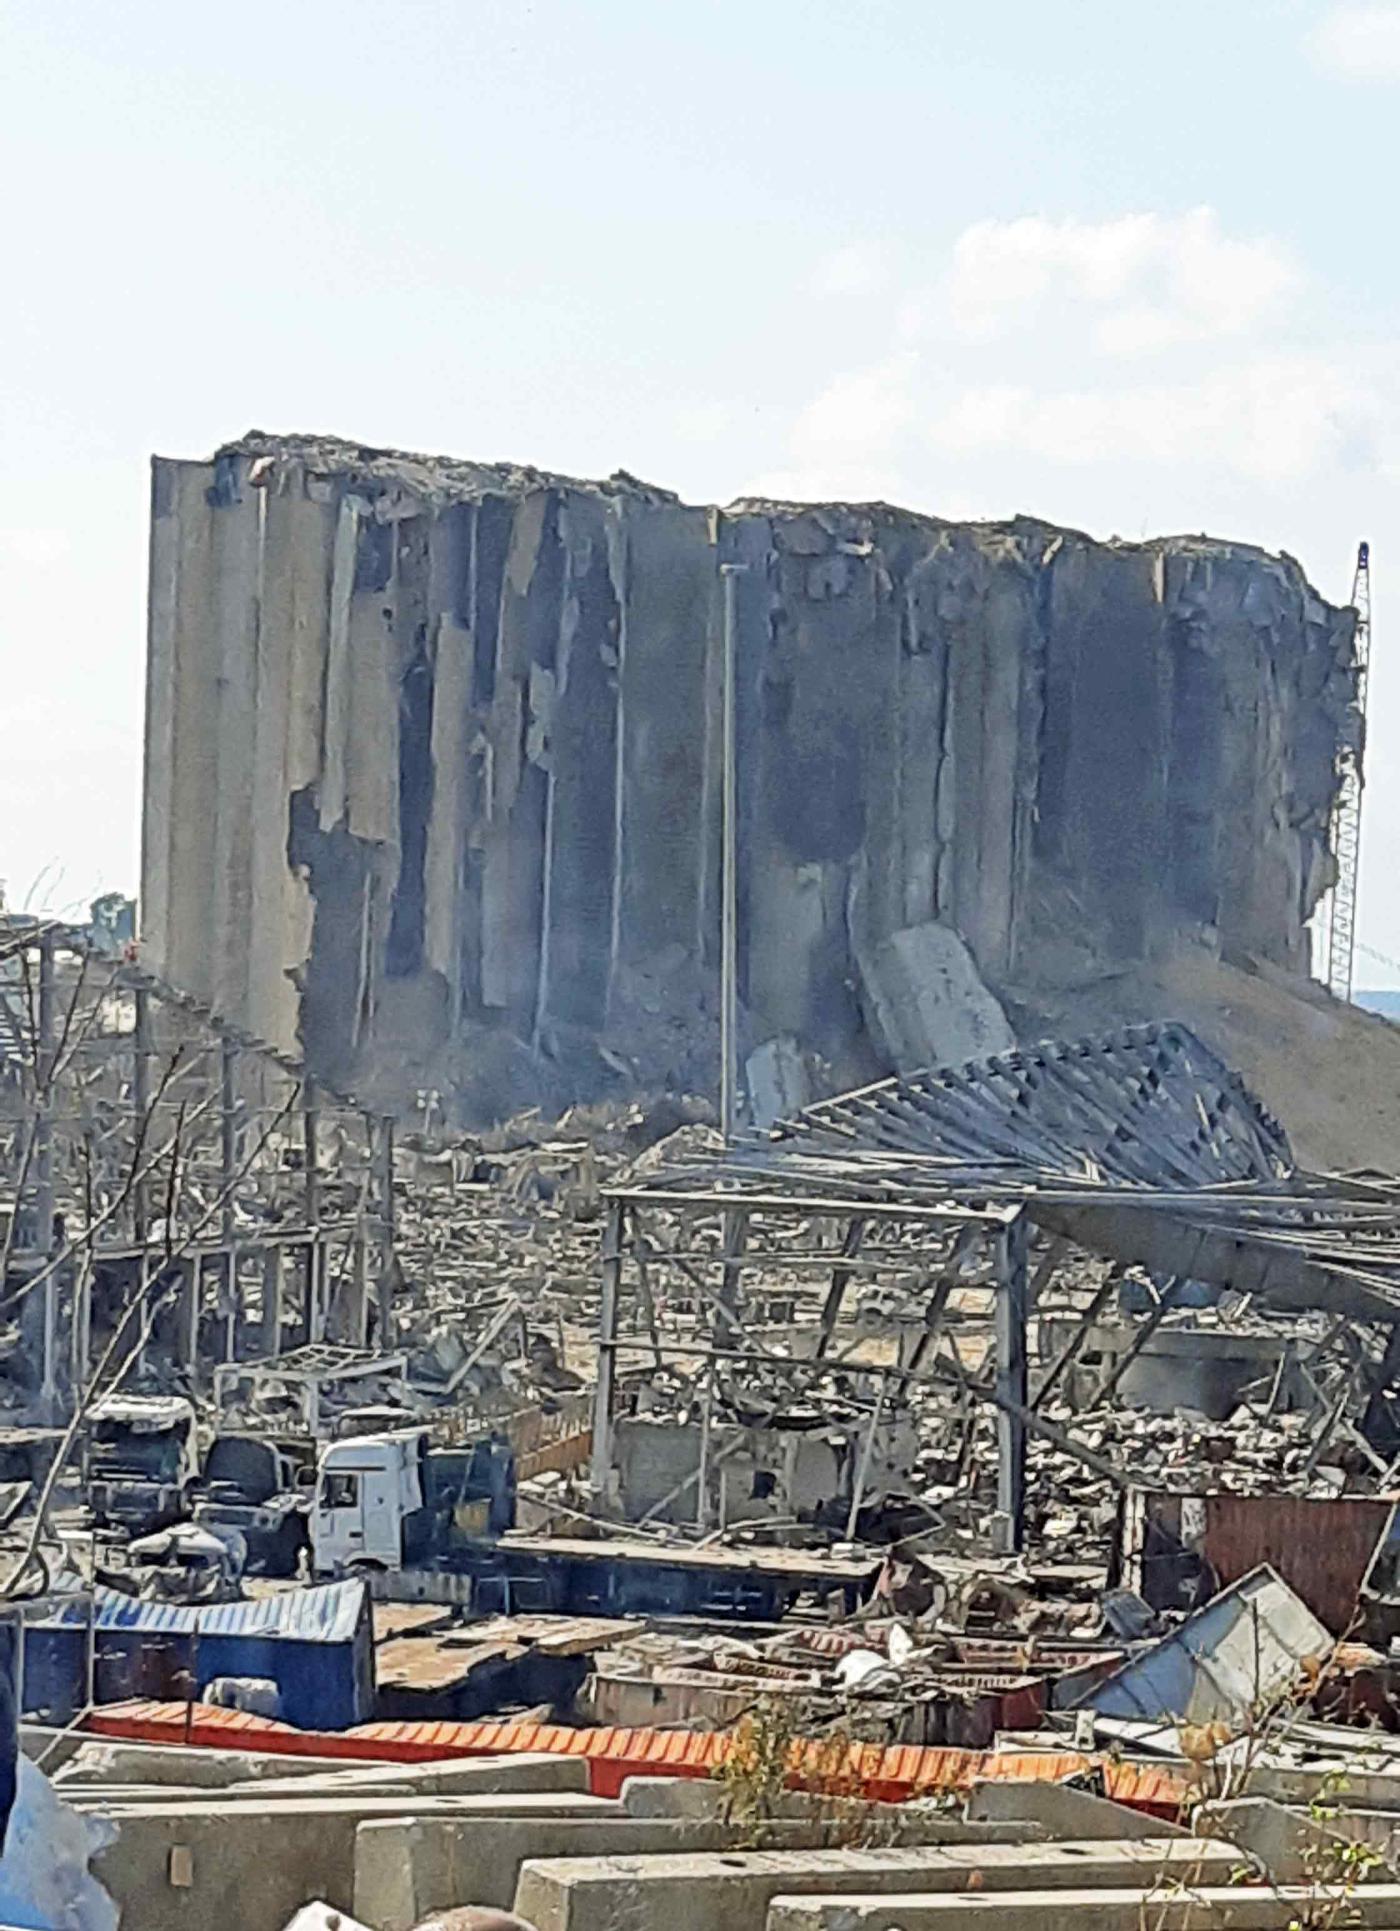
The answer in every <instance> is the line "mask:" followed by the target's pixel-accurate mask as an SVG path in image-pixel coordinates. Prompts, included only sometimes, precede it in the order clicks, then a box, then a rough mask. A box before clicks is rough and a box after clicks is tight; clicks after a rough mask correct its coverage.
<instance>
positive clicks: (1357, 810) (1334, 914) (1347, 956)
mask: <svg viewBox="0 0 1400 1931" xmlns="http://www.w3.org/2000/svg"><path fill="white" fill-rule="evenodd" d="M1351 603H1352V608H1353V609H1354V610H1355V612H1356V631H1355V643H1354V651H1355V661H1356V732H1355V736H1354V738H1353V739H1352V740H1351V741H1350V742H1348V743H1346V744H1344V745H1343V747H1342V750H1341V754H1340V757H1339V759H1338V769H1337V778H1338V785H1337V797H1336V802H1335V804H1334V805H1333V807H1332V824H1331V846H1332V852H1333V856H1334V857H1335V859H1336V861H1337V882H1336V884H1335V885H1334V886H1333V887H1332V890H1331V893H1330V894H1329V896H1328V900H1327V907H1326V912H1325V915H1324V919H1323V926H1322V958H1321V961H1320V964H1321V971H1320V973H1319V977H1320V978H1321V979H1322V981H1323V983H1324V984H1325V985H1326V986H1327V988H1328V990H1329V991H1330V992H1331V993H1332V995H1333V997H1334V998H1337V999H1342V1000H1345V1001H1346V1003H1347V1004H1348V1005H1349V1004H1350V1003H1351V995H1352V986H1353V978H1354V971H1355V958H1356V900H1357V888H1358V885H1359V882H1360V870H1361V793H1362V788H1363V785H1364V783H1365V777H1364V772H1363V760H1364V757H1365V749H1366V702H1367V695H1368V686H1369V683H1370V671H1371V546H1370V544H1369V543H1362V544H1360V545H1358V547H1357V552H1356V574H1355V577H1354V578H1353V581H1352V589H1351Z"/></svg>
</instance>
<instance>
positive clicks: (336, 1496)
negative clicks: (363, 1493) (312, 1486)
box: [321, 1469, 360, 1509]
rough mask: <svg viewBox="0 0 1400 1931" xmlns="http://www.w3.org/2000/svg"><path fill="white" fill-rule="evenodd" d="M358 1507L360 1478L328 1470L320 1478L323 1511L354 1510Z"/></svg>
mask: <svg viewBox="0 0 1400 1931" xmlns="http://www.w3.org/2000/svg"><path fill="white" fill-rule="evenodd" d="M359 1505H360V1478H359V1476H358V1475H346V1474H343V1473H341V1472H340V1471H338V1470H336V1469H329V1470H327V1472H326V1473H325V1474H324V1475H323V1476H322V1477H321V1507H322V1508H323V1509H355V1508H358V1507H359Z"/></svg>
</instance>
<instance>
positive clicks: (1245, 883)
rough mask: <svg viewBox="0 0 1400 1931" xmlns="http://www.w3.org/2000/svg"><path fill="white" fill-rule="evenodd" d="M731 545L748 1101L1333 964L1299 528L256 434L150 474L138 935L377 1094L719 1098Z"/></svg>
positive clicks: (504, 1104) (1321, 622)
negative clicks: (1024, 508) (1060, 524)
mask: <svg viewBox="0 0 1400 1931" xmlns="http://www.w3.org/2000/svg"><path fill="white" fill-rule="evenodd" d="M728 564H734V565H739V566H741V567H742V568H741V574H739V575H738V576H737V577H736V578H735V579H734V582H735V606H734V609H735V621H734V632H733V637H734V650H735V663H736V705H735V710H736V718H737V746H736V757H735V784H736V792H737V798H738V830H737V874H738V902H739V944H738V995H739V1003H740V1013H741V1031H742V1048H743V1052H744V1055H745V1056H746V1058H747V1059H748V1061H749V1071H748V1082H747V1083H748V1087H749V1091H750V1097H751V1100H752V1101H753V1103H754V1106H755V1108H756V1110H757V1112H758V1113H759V1115H760V1116H762V1115H763V1114H764V1113H765V1112H767V1113H771V1112H776V1111H781V1110H788V1109H790V1108H791V1106H792V1104H793V1103H794V1102H800V1101H801V1100H802V1099H804V1098H806V1097H810V1096H811V1095H812V1094H813V1093H815V1092H820V1091H836V1090H839V1089H840V1088H842V1087H847V1086H851V1085H854V1084H858V1083H859V1082H860V1081H862V1080H864V1079H866V1078H869V1077H871V1076H874V1075H876V1074H878V1073H880V1072H884V1071H890V1070H898V1071H901V1072H905V1071H910V1070H913V1069H914V1068H915V1067H917V1066H920V1065H926V1064H930V1063H949V1062H952V1061H956V1060H961V1059H966V1058H969V1057H973V1056H976V1055H978V1054H980V1053H982V1052H986V1051H994V1050H997V1049H999V1048H1001V1047H1004V1046H1006V1045H1009V1044H1010V1043H1012V1037H1013V1028H1014V1030H1015V1031H1016V1032H1019V1033H1020V1034H1021V1036H1022V1037H1027V1036H1029V1037H1033V1038H1034V1037H1041V1036H1043V1035H1044V1033H1045V1032H1047V1031H1051V1030H1055V1029H1056V1027H1055V1025H1054V1023H1053V1021H1054V1020H1055V1018H1056V1007H1057V1002H1060V1001H1062V999H1063V996H1064V995H1065V993H1066V989H1069V990H1071V991H1073V990H1074V989H1076V988H1081V987H1083V986H1085V985H1093V984H1096V983H1100V982H1102V981H1103V980H1104V978H1105V975H1106V974H1107V975H1111V974H1115V973H1116V974H1118V975H1119V977H1120V978H1121V977H1122V975H1123V974H1124V973H1125V972H1126V974H1127V981H1128V983H1129V985H1131V983H1132V978H1133V974H1134V973H1139V974H1149V973H1150V972H1151V971H1152V970H1153V969H1154V967H1155V965H1156V964H1157V963H1158V962H1160V961H1163V960H1165V959H1168V958H1169V957H1171V956H1172V955H1173V954H1174V953H1175V952H1177V951H1179V949H1180V947H1181V946H1182V944H1183V942H1185V941H1200V943H1201V946H1202V948H1203V950H1204V952H1205V953H1206V954H1207V955H1208V956H1209V957H1211V958H1217V957H1218V958H1223V959H1225V960H1234V961H1249V962H1263V963H1264V964H1265V965H1266V966H1269V967H1271V968H1274V969H1276V970H1278V971H1280V972H1282V973H1283V974H1285V975H1287V976H1288V977H1290V978H1294V979H1301V978H1302V977H1303V976H1305V975H1306V971H1307V964H1308V933H1307V925H1308V919H1309V917H1310V914H1311V912H1312V910H1313V908H1314V906H1315V905H1316V903H1317V901H1318V898H1319V895H1320V894H1321V893H1322V892H1323V891H1324V890H1325V889H1326V886H1327V884H1328V882H1329V878H1330V868H1331V859H1330V856H1329V852H1328V839H1327V830H1328V821H1329V813H1330V810H1331V806H1332V801H1333V797H1334V791H1335V783H1336V779H1335V772H1336V766H1337V758H1338V754H1339V750H1340V749H1341V748H1342V747H1343V746H1344V745H1346V744H1347V743H1349V742H1351V741H1352V739H1353V737H1354V734H1355V732H1356V730H1357V728H1358V727H1357V718H1356V712H1355V708H1354V701H1353V700H1354V672H1353V660H1352V616H1351V613H1350V612H1348V611H1342V610H1338V609H1335V608H1333V607H1331V606H1330V605H1328V604H1326V603H1325V602H1323V600H1322V599H1321V598H1320V597H1318V596H1317V595H1316V594H1315V593H1314V592H1313V591H1312V590H1311V589H1310V588H1309V586H1308V584H1307V582H1306V580H1305V578H1304V576H1303V573H1302V571H1301V570H1300V569H1299V567H1298V565H1297V564H1296V563H1294V562H1292V561H1291V560H1290V559H1287V558H1281V557H1274V556H1270V555H1268V554H1266V553H1265V552H1263V551H1261V550H1258V549H1254V548H1251V547H1248V546H1244V545H1237V544H1228V543H1219V542H1212V541H1209V540H1207V539H1206V538H1203V537H1178V538H1167V539H1161V540H1157V541H1153V542H1148V543H1122V542H1117V541H1115V542H1111V543H1099V542H1094V541H1092V540H1090V539H1089V538H1088V537H1085V536H1082V535H1080V534H1077V533H1076V532H1074V531H1069V530H1061V529H1056V528H1053V527H1051V526H1050V525H1047V524H1044V523H1040V522H1037V521H1034V520H1032V519H1029V518H1017V519H1015V520H1014V521H1012V522H1009V523H1002V524H956V523H950V522H946V521H943V520H941V519H939V518H936V517H929V516H919V515H914V514H912V513H910V512H907V511H903V510H897V509H892V508H889V507H887V506H884V505H880V504H872V505H863V506H851V505H846V506H829V507H812V506H799V505H791V504H778V503H766V502H755V501H749V502H741V503H737V504H734V505H732V506H730V507H729V508H728V509H726V510H724V511H719V510H716V509H712V508H705V507H698V506H692V505H687V504H685V503H682V502H681V501H680V500H679V499H678V498H677V497H676V496H674V495H672V494H670V493H669V492H667V491H664V490H661V489H656V488H652V487H648V486H645V485H643V484H641V483H639V482H637V481H636V480H635V479H633V478H631V477H629V476H627V475H625V474H622V473H619V474H618V475H617V476H615V477H613V478H612V479H610V480H609V481H608V482H606V483H583V482H575V481H571V480H568V479H565V478H562V477H557V476H551V475H546V474H543V473H541V472H539V471H536V470H531V469H522V468H511V467H503V466H502V467H493V466H488V465H484V464H477V463H469V462H461V461H453V460H447V459H438V458H427V457H420V456H409V455H402V454H397V453H393V452H385V451H376V450H371V449H364V448H359V447H357V446H354V445H352V444H349V443H343V442H337V441H332V440H326V439H317V438H310V437H272V436H263V435H256V434H255V435H250V436H248V437H246V438H244V439H243V440H242V441H241V442H239V443H236V444H233V445H231V446H229V447H228V448H226V449H224V450H222V451H220V452H219V453H218V455H217V456H216V457H215V458H214V459H213V460H212V461H207V462H205V461H194V462H186V461H172V460H164V459H160V460H157V461H156V463H155V467H154V484H153V498H152V529H151V597H150V647H149V681H148V699H147V741H146V764H145V801H144V844H143V860H142V894H141V896H142V927H143V940H142V943H143V956H144V958H145V960H146V962H147V963H148V964H149V965H150V967H151V968H152V969H153V970H156V971H159V972H161V973H162V974H164V975H165V976H166V977H167V978H169V979H170V980H171V981H172V982H173V983H175V984H177V985H179V986H180V987H182V988H183V989H185V990H187V991H189V992H190V993H192V994H194V995H196V996H198V997H200V998H203V999H205V1000H207V1001H208V1002H209V1004H210V1005H211V1006H212V1007H213V1009H214V1010H215V1011H216V1012H217V1013H218V1014H219V1015H221V1016H222V1017H223V1018H224V1019H226V1020H228V1021H229V1022H231V1023H233V1024H235V1025H237V1026H239V1027H241V1028H243V1029H245V1030H246V1031H247V1032H248V1033H250V1034H251V1035H253V1036H254V1037H257V1038H260V1039H264V1040H267V1041H269V1042H270V1043H272V1044H273V1045H274V1046H276V1047H278V1048H279V1049H280V1050H283V1051H287V1052H300V1051H304V1052H305V1055H306V1057H307V1061H308V1064H309V1065H310V1067H311V1068H312V1069H313V1070H314V1071H315V1072H316V1073H317V1074H318V1075H319V1076H321V1077H323V1078H326V1079H329V1080H333V1081H336V1082H339V1083H344V1084H347V1085H352V1086H353V1087H354V1088H355V1090H356V1091H362V1092H364V1093H366V1094H367V1095H373V1096H374V1097H375V1098H376V1100H378V1101H382V1102H383V1103H384V1104H386V1105H393V1104H403V1103H405V1102H408V1103H411V1102H412V1100H413V1098H414V1095H415V1093H417V1092H419V1091H423V1090H431V1091H434V1092H437V1093H439V1094H441V1095H442V1096H443V1099H444V1103H445V1106H446V1109H447V1111H448V1113H449V1116H450V1115H451V1114H453V1113H456V1114H457V1115H458V1117H463V1118H471V1117H476V1118H484V1117H490V1116H492V1115H496V1116H499V1115H501V1114H503V1113H505V1112H508V1111H510V1110H511V1109H513V1108H515V1107H517V1106H520V1105H525V1104H531V1103H537V1104H540V1105H542V1106H544V1107H545V1108H546V1109H548V1108H551V1107H552V1108H554V1110H558V1109H559V1108H560V1107H562V1106H563V1105H564V1104H567V1103H568V1102H569V1101H571V1100H575V1099H579V1098H583V1097H589V1096H591V1095H595V1094H599V1093H603V1092H608V1091H619V1090H621V1091H626V1090H629V1089H641V1088H643V1087H652V1088H655V1087H661V1086H669V1087H671V1088H674V1089H679V1090H682V1091H693V1092H710V1091H712V1090H713V1088H714V1085H715V1081H716V1064H717V1040H716V1026H717V1020H716V1013H717V1005H718V999H717V988H716V978H717V952H718V941H719V926H720V918H719V892H720V862H721V851H720V846H721V795H722V775H723V774H722V769H721V686H722V670H723V637H724V601H725V600H724V594H723V591H722V582H723V578H722V574H721V573H722V570H723V568H724V566H725V565H728ZM987 988H990V989H991V991H990V992H989V991H988V990H987ZM993 995H995V996H993ZM1161 1010H1162V1006H1161V1002H1160V1001H1159V1000H1157V999H1156V998H1155V997H1148V996H1147V995H1146V993H1144V994H1143V996H1142V998H1141V999H1139V1000H1138V1001H1137V1004H1136V1008H1135V1007H1134V1004H1133V1001H1132V999H1131V998H1129V999H1128V1000H1127V1005H1126V1008H1125V1009H1124V1010H1121V1011H1119V1012H1116V1013H1104V1014H1101V1015H1098V1017H1100V1018H1103V1019H1106V1020H1116V1019H1141V1018H1152V1017H1156V1016H1159V1014H1160V1011H1161ZM1008 1015H1009V1018H1008ZM1185 1016H1187V1017H1188V1018H1191V1019H1192V1020H1193V1023H1197V1017H1196V1015H1195V1014H1192V1013H1189V1012H1188V1013H1186V1014H1185ZM1212 1043H1214V1044H1216V1045H1217V1046H1219V1047H1221V1048H1222V1049H1226V1050H1228V1048H1229V1046H1230V1044H1231V1042H1229V1041H1221V1040H1219V1039H1216V1040H1214V1041H1213V1042H1212ZM1246 1070H1250V1071H1253V1070H1254V1069H1250V1068H1247V1069H1246ZM1265 1096H1266V1098H1267V1097H1269V1095H1268V1092H1267V1090H1266V1095H1265Z"/></svg>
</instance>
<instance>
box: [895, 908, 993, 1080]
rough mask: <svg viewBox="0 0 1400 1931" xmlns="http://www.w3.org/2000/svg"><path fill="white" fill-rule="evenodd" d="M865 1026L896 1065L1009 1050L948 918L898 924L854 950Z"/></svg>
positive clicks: (960, 1060)
mask: <svg viewBox="0 0 1400 1931" xmlns="http://www.w3.org/2000/svg"><path fill="white" fill-rule="evenodd" d="M859 965H860V974H861V984H862V987H863V990H864V1003H865V1008H866V1015H867V1018H868V1019H869V1021H870V1027H871V1031H872V1032H873V1033H874V1035H875V1037H876V1039H877V1040H878V1041H879V1042H880V1044H881V1045H882V1046H883V1047H884V1049H885V1052H886V1054H887V1055H888V1057H889V1059H890V1062H891V1063H892V1065H893V1066H894V1068H895V1071H896V1072H899V1073H916V1072H920V1071H922V1070H923V1069H924V1068H925V1067H928V1066H962V1065H964V1064H966V1062H967V1061H968V1060H970V1059H985V1058H986V1057H987V1056H988V1055H989V1054H992V1053H1007V1052H1011V1051H1012V1050H1013V1049H1014V1048H1015V1045H1016V1036H1015V1034H1014V1033H1013V1032H1012V1030H1011V1025H1010V1022H1009V1020H1008V1019H1007V1017H1006V1014H1005V1013H1004V1012H1003V1011H1002V1009H1001V1007H1000V1006H999V1005H998V1004H997V1001H996V999H995V997H994V996H993V994H992V993H991V992H989V991H988V989H987V987H986V986H985V985H984V984H983V982H982V978H981V975H980V974H979V972H978V970H977V967H976V964H975V963H974V961H973V957H972V954H971V953H970V952H969V951H968V949H967V947H966V945H964V943H963V941H962V939H961V938H960V937H959V935H958V934H957V933H956V932H955V931H954V930H953V929H952V927H951V926H948V925H941V924H940V923H939V922H938V920H937V919H930V920H928V921H927V923H925V924H923V925H911V926H906V927H905V929H904V930H903V931H902V932H892V933H891V934H890V936H889V937H888V938H887V939H884V940H881V941H880V942H879V943H878V944H876V945H873V946H871V947H869V948H868V949H867V948H864V947H863V948H861V951H860V954H859Z"/></svg>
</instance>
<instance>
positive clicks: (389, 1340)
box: [370, 1114, 395, 1353]
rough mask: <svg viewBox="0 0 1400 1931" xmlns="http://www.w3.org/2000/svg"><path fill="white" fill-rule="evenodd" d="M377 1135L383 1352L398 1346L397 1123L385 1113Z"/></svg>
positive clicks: (379, 1334)
mask: <svg viewBox="0 0 1400 1931" xmlns="http://www.w3.org/2000/svg"><path fill="white" fill-rule="evenodd" d="M370 1131H371V1133H372V1134H373V1135H374V1142H375V1143H374V1163H375V1165H376V1167H377V1168H378V1173H379V1272H378V1277H377V1282H376V1286H377V1291H378V1308H379V1319H378V1322H377V1324H376V1334H377V1339H376V1343H375V1345H376V1346H377V1347H378V1348H379V1349H380V1351H381V1353H382V1352H384V1351H386V1350H387V1349H389V1348H392V1347H393V1345H394V1339H395V1336H394V1122H393V1119H392V1118H391V1117H390V1116H389V1115H388V1114H385V1116H384V1117H383V1119H381V1120H380V1121H379V1122H378V1131H377V1133H376V1132H375V1128H374V1125H373V1123H372V1124H371V1127H370Z"/></svg>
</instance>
